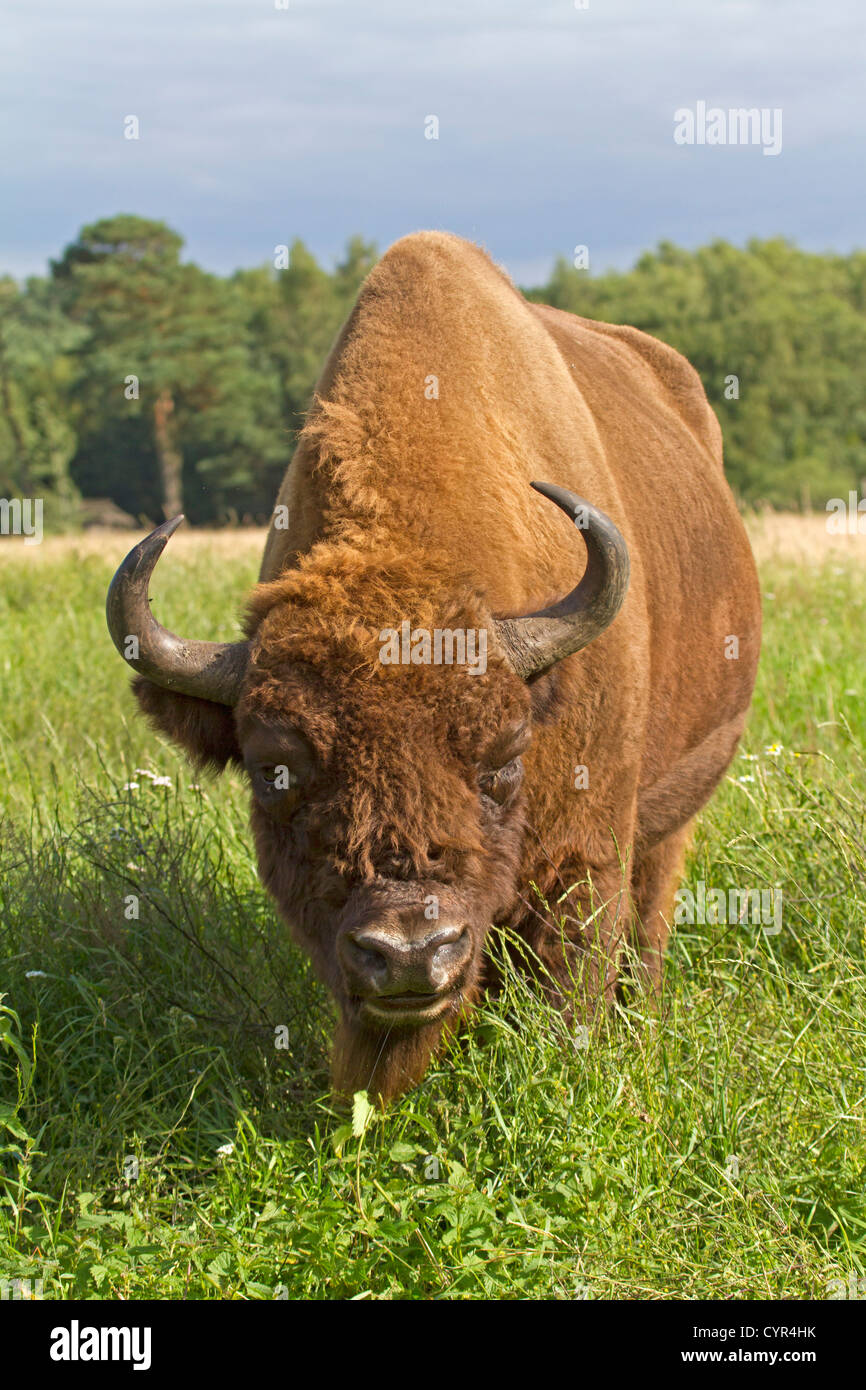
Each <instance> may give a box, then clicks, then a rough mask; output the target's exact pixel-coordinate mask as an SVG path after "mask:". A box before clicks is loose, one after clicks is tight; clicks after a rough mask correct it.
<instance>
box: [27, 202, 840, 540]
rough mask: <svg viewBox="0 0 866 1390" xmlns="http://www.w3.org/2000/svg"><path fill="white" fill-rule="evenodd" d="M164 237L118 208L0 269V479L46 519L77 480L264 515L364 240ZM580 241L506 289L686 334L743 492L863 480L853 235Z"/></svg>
mask: <svg viewBox="0 0 866 1390" xmlns="http://www.w3.org/2000/svg"><path fill="white" fill-rule="evenodd" d="M182 249H183V240H182V238H181V237H180V236H179V235H178V234H177V233H176V232H175V231H173V230H172V229H171V228H169V227H168V226H166V225H165V224H164V223H162V222H156V221H151V220H147V219H144V218H140V217H135V216H129V215H123V216H117V217H112V218H107V219H103V220H102V221H99V222H95V223H92V224H91V225H89V226H87V227H84V228H83V229H82V231H81V232H80V234H79V235H78V237H77V238H76V240H75V241H74V242H72V243H71V244H70V245H69V246H67V247H66V248H65V250H64V251H63V253H62V254H61V255H60V257H59V259H58V260H56V261H52V262H51V265H50V270H49V273H48V275H46V276H44V277H43V276H34V277H31V278H30V279H28V280H27V281H26V283H25V284H24V285H19V284H18V283H16V281H15V280H14V279H12V278H11V277H2V278H0V497H7V498H11V497H37V496H38V497H42V498H43V499H44V507H45V524H46V526H47V527H49V528H50V529H62V528H65V527H71V526H75V525H78V524H80V523H81V520H82V519H83V518H85V519H86V518H87V517H88V516H90V517H91V518H93V517H98V516H99V515H100V513H99V504H97V503H95V502H94V501H93V499H110V501H111V503H113V504H114V507H115V508H117V509H119V510H120V511H121V512H123V513H126V514H127V515H128V516H130V517H132V518H134V519H135V520H137V521H141V520H145V519H147V520H150V521H157V520H161V519H162V518H163V517H164V516H166V515H169V516H170V515H174V514H175V513H176V512H178V511H181V510H182V511H185V512H186V513H187V515H188V516H189V518H190V520H191V521H192V522H194V523H200V524H223V523H227V522H228V523H231V522H242V521H264V520H266V519H267V517H268V515H269V514H270V511H271V508H272V506H273V502H274V498H275V496H276V492H277V488H278V486H279V482H280V479H281V477H282V474H283V471H284V469H285V467H286V463H287V461H288V459H289V457H290V456H291V452H292V449H293V447H294V440H295V436H296V434H297V431H298V430H299V429H300V428H301V426H302V423H303V417H304V412H305V410H306V409H307V406H308V404H309V401H310V396H311V393H312V390H313V386H314V383H315V380H316V377H317V375H318V373H319V370H320V368H321V365H322V363H323V361H324V359H325V356H326V354H327V352H328V349H329V347H330V345H331V343H332V341H333V338H334V336H335V334H336V332H337V330H338V329H339V327H340V324H341V323H342V322H343V320H344V318H345V317H346V315H347V314H348V312H349V310H350V308H351V306H352V304H353V302H354V300H355V297H356V295H357V293H358V289H359V287H360V285H361V283H362V281H363V279H364V277H365V276H366V274H367V273H368V271H369V270H370V268H371V267H372V266H373V265H374V264H375V261H376V258H377V251H376V248H375V247H374V246H373V245H372V244H370V243H368V242H365V241H364V240H363V239H362V238H360V237H352V238H351V239H350V240H349V241H348V243H347V245H346V249H345V252H344V254H343V256H342V259H341V260H340V261H339V262H338V264H337V265H336V266H335V267H334V268H333V269H332V270H327V269H325V268H324V267H323V266H321V265H319V263H318V262H317V260H316V258H315V257H314V256H313V255H312V254H311V253H310V251H309V250H308V249H307V248H306V247H305V246H304V244H303V243H302V242H301V241H295V242H294V244H293V245H292V246H291V247H290V248H288V249H287V254H286V255H285V256H284V257H282V258H281V257H279V256H275V264H273V265H268V266H260V267H257V268H254V269H249V270H239V271H236V272H235V273H234V274H232V275H229V276H219V275H214V274H211V273H209V272H208V271H205V270H202V269H201V268H200V267H199V266H196V265H195V264H193V263H191V262H188V261H183V260H182V259H181V252H182ZM583 259H584V257H583V253H582V252H581V251H580V249H578V252H577V253H576V255H575V263H574V264H572V263H571V262H569V261H567V260H565V259H560V260H559V261H557V263H556V265H555V267H554V269H553V272H552V274H551V276H550V279H549V281H548V283H547V284H546V285H542V286H539V287H537V288H532V289H527V290H525V291H524V292H525V293H526V294H527V295H528V297H529V298H531V299H535V300H539V301H542V302H544V303H547V304H552V305H554V306H555V307H557V308H560V309H567V310H570V311H571V312H573V313H577V314H581V315H583V316H584V317H587V318H595V319H604V320H608V321H609V322H613V323H630V324H633V325H635V326H636V327H638V328H642V329H644V330H645V331H646V332H648V333H652V334H653V335H654V336H656V337H658V338H661V339H663V340H664V341H665V342H667V343H670V344H671V345H672V346H673V347H675V348H677V349H679V351H680V352H682V353H684V354H685V356H686V357H688V359H689V360H690V361H691V362H692V364H693V365H694V366H695V367H696V368H697V370H698V372H699V373H700V374H701V377H702V379H703V383H704V386H705V388H706V391H707V395H708V397H709V399H710V402H711V404H712V405H713V406H714V408H715V410H716V411H717V413H718V415H719V418H720V420H721V423H722V428H723V431H724V436H725V449H726V460H727V471H728V476H729V478H730V481H731V484H732V486H733V488H734V490H735V492H736V493H737V495H738V497H739V498H740V499H741V501H742V502H743V503H744V504H747V505H748V504H751V505H761V504H769V505H771V506H775V507H780V508H799V507H809V506H811V505H815V506H818V507H821V508H823V506H824V503H825V501H826V499H827V498H829V497H834V496H842V497H847V495H848V492H849V491H850V490H851V489H858V488H859V487H860V486H861V482H862V479H863V477H864V475H866V464H864V445H866V391H864V389H863V388H864V373H866V253H864V252H862V251H856V252H853V253H852V254H850V255H846V256H843V255H831V254H823V255H818V254H813V253H809V252H805V251H802V250H799V249H798V248H797V247H795V246H793V245H791V244H790V243H789V242H787V241H785V240H782V239H774V240H770V241H751V242H749V243H748V244H747V245H746V246H745V247H744V248H738V247H735V246H732V245H730V244H729V243H727V242H724V241H716V242H713V243H712V244H711V245H709V246H705V247H701V248H700V249H698V250H696V251H685V250H682V249H680V248H678V247H676V246H673V245H671V244H670V243H667V242H664V243H662V244H661V245H660V246H659V247H658V248H657V249H656V250H655V251H652V252H647V253H646V254H645V255H643V256H642V257H641V258H640V259H639V260H638V262H637V264H636V265H635V266H634V267H633V268H632V269H631V270H629V271H626V272H614V271H609V272H606V273H604V274H601V275H593V274H590V273H589V272H588V270H587V269H584V268H577V267H582V266H583ZM864 491H866V488H864ZM88 499H90V500H88ZM115 514H116V513H115Z"/></svg>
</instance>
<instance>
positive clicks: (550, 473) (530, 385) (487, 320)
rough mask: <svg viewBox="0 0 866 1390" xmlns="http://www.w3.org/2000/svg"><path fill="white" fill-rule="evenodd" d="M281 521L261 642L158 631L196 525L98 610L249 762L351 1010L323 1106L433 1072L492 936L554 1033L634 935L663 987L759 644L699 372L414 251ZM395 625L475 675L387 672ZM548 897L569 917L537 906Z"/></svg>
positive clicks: (346, 340) (588, 998) (136, 568)
mask: <svg viewBox="0 0 866 1390" xmlns="http://www.w3.org/2000/svg"><path fill="white" fill-rule="evenodd" d="M431 374H433V375H435V376H436V378H437V380H438V381H439V383H440V389H439V393H438V395H437V397H436V399H435V400H430V399H429V397H428V395H427V394H426V393H425V383H426V382H427V380H428V379H429V377H430V375H431ZM537 478H551V479H556V482H555V484H551V483H538V482H536V481H535V480H536V479H537ZM533 489H535V491H533ZM583 499H587V500H585V501H584V500H583ZM278 505H279V510H280V512H281V513H283V514H285V513H286V512H287V514H288V517H289V525H288V528H287V529H281V528H280V527H279V526H277V525H276V524H275V525H274V526H272V528H271V530H270V533H269V536H268V541H267V545H266V548H265V555H264V559H263V562H262V569H261V574H260V582H259V584H258V586H257V588H256V589H255V591H254V592H253V594H252V596H251V599H250V602H249V607H248V617H247V625H246V638H245V640H244V641H242V642H232V643H216V642H198V641H190V640H187V639H183V638H179V637H175V636H174V635H173V634H171V633H169V632H167V631H166V630H165V629H164V628H163V627H161V626H160V625H159V623H157V622H156V620H155V619H154V617H153V615H152V614H151V611H150V607H149V603H148V581H149V577H150V574H151V572H152V570H153V567H154V565H155V563H156V560H157V559H158V557H159V555H160V553H161V552H162V550H163V548H164V547H165V544H166V542H167V540H168V538H169V536H170V535H171V534H172V532H173V531H174V529H175V528H176V526H177V525H178V524H179V518H175V519H174V520H173V521H171V522H167V523H164V524H163V525H162V526H161V527H158V528H157V530H156V531H155V532H153V533H152V534H151V536H149V537H148V538H147V539H146V540H145V541H143V542H142V543H141V544H140V545H139V546H137V547H136V548H135V549H134V550H133V551H131V552H130V555H129V556H127V559H126V560H125V561H124V563H123V565H121V567H120V569H119V570H118V573H117V575H116V576H115V579H114V581H113V583H112V586H111V589H110V591H109V597H108V604H107V612H108V622H109V628H110V630H111V634H112V637H113V639H114V641H115V644H116V646H117V647H118V649H119V650H120V651H121V652H122V653H123V654H124V655H127V654H128V650H129V647H128V638H129V636H135V637H136V638H137V639H138V646H137V656H136V657H135V659H134V660H132V661H131V663H130V664H131V665H132V666H133V667H134V669H135V670H137V671H138V672H139V675H138V677H137V679H136V682H135V692H136V695H137V698H138V700H139V703H140V705H141V707H142V709H143V711H144V712H145V713H146V714H147V716H148V717H149V719H150V720H151V722H153V723H154V724H155V725H156V726H157V727H158V728H159V729H160V730H161V731H163V732H165V733H167V734H168V735H169V736H170V737H171V738H173V739H175V740H176V741H177V742H178V743H179V744H180V745H181V746H183V747H184V748H185V749H186V750H187V751H188V752H189V754H190V755H191V756H192V758H193V759H194V760H195V761H197V762H198V763H200V764H202V765H209V766H211V767H215V768H220V767H224V766H225V765H226V763H228V762H230V761H231V762H234V763H235V764H238V765H241V766H243V767H244V768H245V769H246V772H247V773H248V775H249V779H250V784H251V790H252V794H253V811H252V825H253V832H254V836H255V841H256V850H257V855H258V862H259V870H260V874H261V877H262V880H263V882H264V883H265V885H266V886H267V888H268V891H269V892H270V893H271V894H272V896H273V898H274V900H275V902H276V904H277V906H278V909H279V911H280V913H281V915H282V916H283V918H284V920H285V922H286V923H287V926H288V928H289V930H290V931H291V932H292V934H293V937H294V939H295V940H296V942H297V943H298V944H299V946H301V947H302V949H303V950H304V951H306V952H307V954H308V955H309V956H310V958H311V960H312V963H313V967H314V969H315V971H316V974H317V975H318V976H319V978H320V979H321V980H323V981H324V983H325V984H326V985H327V987H328V988H329V990H330V991H331V993H332V995H333V997H334V999H335V1002H336V1004H337V1008H338V1012H339V1023H338V1026H337V1030H336V1036H335V1044H334V1056H333V1083H334V1087H335V1089H336V1090H337V1091H339V1092H343V1093H347V1092H348V1093H351V1092H352V1091H355V1090H357V1089H367V1090H368V1091H370V1092H371V1093H373V1094H378V1095H379V1096H381V1097H383V1098H387V1097H389V1096H392V1095H395V1094H397V1093H399V1092H400V1091H402V1090H404V1089H406V1088H407V1087H409V1086H412V1085H415V1084H417V1083H418V1082H419V1081H420V1080H421V1078H422V1077H423V1075H424V1073H425V1070H426V1068H427V1066H428V1063H429V1060H430V1057H431V1056H432V1055H433V1053H434V1052H435V1051H436V1050H437V1048H438V1047H439V1046H440V1044H441V1042H442V1040H443V1038H445V1037H447V1036H449V1035H451V1034H452V1033H453V1032H454V1031H455V1030H456V1029H458V1028H460V1027H462V1026H463V1025H464V1023H465V1022H466V1020H467V1019H468V1018H469V1017H470V1016H471V1013H472V1011H473V1009H474V1007H475V1006H476V1004H477V1002H478V1001H479V999H480V998H481V996H482V994H483V992H484V990H485V989H486V988H487V987H489V986H490V985H491V984H492V983H494V981H493V980H492V978H491V973H490V970H491V967H490V965H489V961H488V960H487V957H486V955H485V941H486V937H487V933H488V931H489V929H490V927H491V925H492V924H501V925H503V926H507V927H508V928H509V930H510V932H511V933H512V934H513V935H514V937H516V939H517V942H518V943H523V949H520V948H518V950H517V952H516V955H517V957H518V959H521V963H522V964H525V965H527V968H530V969H533V970H535V971H536V973H539V974H540V976H541V977H542V979H543V983H542V987H545V988H547V989H548V990H549V992H550V995H551V997H552V998H553V999H554V1001H555V1003H556V1004H557V1006H558V1007H560V1008H562V1009H563V1011H564V1012H565V1013H566V1014H567V1016H569V1017H575V1018H579V1019H580V1021H582V1022H589V1021H592V1019H593V1018H594V1017H595V1016H596V1015H597V1013H598V1010H599V1007H603V1006H604V1003H605V1002H606V1001H609V1000H610V999H611V997H612V995H613V992H614V990H615V988H616V985H617V981H618V978H619V955H620V952H621V949H622V946H623V944H624V942H625V941H626V940H627V939H628V937H629V936H630V937H631V939H632V940H633V942H634V944H635V945H636V948H637V950H638V952H639V954H640V959H641V961H642V963H643V978H644V980H645V982H646V983H647V984H648V985H649V986H650V987H651V988H653V989H658V988H659V986H660V982H661V964H662V957H663V953H664V948H665V944H666V941H667V936H668V930H669V922H670V920H671V915H672V903H673V896H674V892H675V889H676V886H677V882H678V876H679V874H680V872H681V868H682V856H683V848H684V844H685V840H686V834H687V829H688V824H689V822H690V820H691V819H692V817H693V816H694V815H695V814H696V812H697V811H698V810H699V809H700V808H701V806H702V805H703V804H704V803H705V802H706V800H707V798H708V797H709V796H710V795H711V793H712V791H713V789H714V787H715V786H716V785H717V783H718V782H719V780H720V779H721V777H722V776H723V774H724V771H725V769H726V767H727V766H728V764H729V762H730V760H731V758H732V757H733V754H734V751H735V748H736V745H737V740H738V738H739V735H740V733H741V731H742V728H743V723H744V720H745V717H746V712H747V709H748V704H749V700H750V697H751V691H752V686H753V683H754V678H755V670H756V665H757V659H758V651H759V645H760V603H759V596H758V589H757V581H756V575H755V568H754V563H753V560H752V556H751V552H750V550H749V545H748V540H747V538H746V535H745V531H744V528H743V525H742V522H741V520H740V518H739V516H738V513H737V509H736V506H735V504H734V501H733V498H732V496H731V494H730V491H729V489H728V487H727V484H726V482H725V478H724V474H723V470H722V453H721V437H720V432H719V428H718V424H717V422H716V419H715V416H714V415H713V413H712V411H711V410H710V408H709V405H708V404H707V401H706V398H705V396H704V393H703V390H702V387H701V384H700V382H699V380H698V378H697V376H696V374H695V373H694V372H693V370H692V369H691V367H689V365H688V363H686V362H685V361H684V360H683V359H682V358H681V357H679V356H678V354H676V353H675V352H673V350H672V349H670V348H668V347H666V346H665V345H664V344H661V343H658V342H655V341H654V340H653V339H652V338H649V337H647V336H646V335H644V334H642V333H638V332H637V331H636V330H634V329H630V328H626V327H618V326H612V325H607V324H595V323H591V322H589V321H588V320H585V319H579V318H576V317H574V316H572V315H569V314H564V313H560V312H558V311H556V310H552V309H548V308H546V307H544V306H542V305H530V304H528V303H527V302H526V301H525V300H524V299H523V298H522V296H521V295H520V294H519V293H518V292H517V291H516V290H515V289H514V287H513V285H512V284H511V283H510V281H509V280H508V279H507V277H505V276H504V275H503V274H502V272H501V271H499V270H498V269H497V268H496V267H495V266H494V265H493V264H492V263H491V262H490V261H489V260H488V259H487V257H486V256H485V255H484V253H483V252H482V251H480V250H479V249H478V248H477V247H474V246H471V245H469V244H468V243H466V242H463V241H460V240H459V239H457V238H455V237H450V236H447V235H445V234H440V233H419V234H417V235H415V236H411V237H407V238H405V239H404V240H403V241H401V242H398V243H397V244H396V246H394V247H392V248H391V250H390V251H389V252H388V253H387V254H386V255H385V257H384V258H383V259H382V261H381V262H380V263H379V264H378V265H377V266H376V267H375V269H374V270H373V271H372V272H371V274H370V276H369V277H368V280H367V281H366V283H365V285H364V287H363V289H362V291H361V294H360V296H359V299H358V302H357V304H356V306H355V308H354V310H353V312H352V314H351V316H350V318H349V320H348V321H347V323H346V325H345V326H344V328H343V330H342V332H341V334H340V336H339V337H338V339H337V342H336V343H335V345H334V347H333V349H332V352H331V354H330V356H329V359H328V361H327V363H326V364H325V368H324V370H323V373H322V376H321V378H320V380H319V383H318V387H317V391H316V397H315V400H314V403H313V406H312V409H311V411H310V414H309V417H308V419H307V423H306V425H305V428H304V430H303V432H302V434H301V437H300V441H299V444H298V448H297V450H296V452H295V455H294V457H293V459H292V462H291V465H290V467H289V470H288V473H287V475H286V480H285V482H284V484H283V488H282V490H281V492H280V495H279V499H278ZM557 509H558V510H557ZM602 509H603V510H602ZM563 512H564V513H565V514H566V516H567V517H568V518H570V519H571V521H572V522H574V523H575V524H574V525H573V526H571V527H569V525H568V524H567V522H566V519H565V517H563V515H562V513H563ZM611 518H613V520H611ZM630 562H631V583H630V585H629V566H630ZM404 622H408V623H410V624H411V628H412V629H413V630H415V629H419V630H425V631H427V632H428V633H429V632H435V631H436V630H443V631H445V630H447V631H461V632H463V633H464V634H465V633H468V632H472V633H479V632H481V631H483V632H484V633H485V636H486V638H487V639H489V640H488V641H487V644H486V652H487V661H486V669H481V668H479V669H476V670H471V669H470V668H469V667H468V666H466V665H460V664H459V663H457V664H453V665H447V664H439V665H437V664H435V663H434V664H423V663H419V664H414V663H412V662H410V663H409V664H406V665H400V664H397V665H387V664H383V662H382V660H381V659H380V653H381V647H382V641H383V633H384V632H385V631H396V630H399V629H401V624H403V623H404ZM732 637H736V643H735V644H734V647H735V659H730V657H731V651H732V650H733V648H732V645H731V638H732ZM576 774H579V775H577V776H576ZM531 884H535V885H537V886H538V887H539V888H540V889H541V891H542V892H543V893H544V894H545V895H547V897H548V900H549V901H551V902H557V901H559V902H560V903H562V902H563V901H564V903H565V906H564V908H563V907H560V908H559V909H558V910H557V913H556V914H555V915H554V919H553V920H551V917H550V915H548V914H545V913H544V912H543V911H541V910H540V909H541V904H540V901H539V900H538V898H537V895H535V894H534V893H533V890H532V888H531V887H530V885H531ZM434 908H435V910H434ZM561 912H564V913H565V919H564V921H562V922H561V921H560V920H559V915H560V913H561ZM533 961H534V962H535V966H533V965H532V962H533ZM539 963H540V968H539ZM575 981H577V983H575Z"/></svg>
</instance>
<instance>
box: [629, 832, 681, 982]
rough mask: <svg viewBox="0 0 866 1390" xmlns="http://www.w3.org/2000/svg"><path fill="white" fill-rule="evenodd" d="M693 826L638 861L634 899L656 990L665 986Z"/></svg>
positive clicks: (647, 974)
mask: <svg viewBox="0 0 866 1390" xmlns="http://www.w3.org/2000/svg"><path fill="white" fill-rule="evenodd" d="M688 840H689V827H688V826H686V827H685V828H684V829H682V830H678V831H676V832H675V833H674V834H673V835H669V836H668V837H667V839H666V840H662V841H661V843H660V844H657V845H654V846H653V848H652V849H651V850H647V851H646V852H645V853H644V854H642V855H641V856H640V857H639V858H638V859H637V861H636V863H635V867H634V874H633V877H632V900H633V902H634V924H635V935H636V938H637V947H638V950H639V951H640V958H641V963H642V966H643V976H644V979H643V983H644V984H645V985H646V986H648V988H649V989H650V990H651V992H652V993H654V994H657V993H658V992H659V990H660V989H661V982H662V966H663V963H664V954H665V947H666V946H667V943H668V937H669V935H670V923H671V922H672V921H673V911H674V895H675V893H676V890H677V887H678V885H679V882H680V879H681V878H682V874H683V861H684V859H685V854H686V848H687V845H688Z"/></svg>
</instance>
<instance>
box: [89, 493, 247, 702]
mask: <svg viewBox="0 0 866 1390" xmlns="http://www.w3.org/2000/svg"><path fill="white" fill-rule="evenodd" d="M182 521H183V517H182V516H176V517H173V518H172V520H171V521H164V522H163V523H162V525H161V526H157V528H156V530H155V531H151V533H150V535H149V536H146V537H145V539H144V540H143V541H141V542H140V543H139V544H138V545H137V546H135V547H134V549H133V550H130V552H129V554H128V555H127V557H126V559H125V560H124V561H123V563H122V565H121V566H120V568H119V569H118V571H117V573H116V574H115V576H114V578H113V579H112V581H111V586H110V588H109V590H108V598H107V600H106V604H105V616H106V618H107V619H108V631H109V632H110V633H111V640H112V641H113V643H114V645H115V647H116V648H117V650H118V651H119V652H120V655H121V656H122V657H124V658H125V659H126V660H127V661H128V662H129V664H130V666H131V667H132V668H133V670H135V671H139V672H140V673H141V675H143V676H147V678H148V680H152V681H153V682H154V683H155V684H156V685H162V686H164V687H165V689H166V690H176V691H178V692H179V693H180V694H182V695H197V696H198V697H199V699H201V700H213V701H214V702H215V703H216V704H218V705H234V704H235V703H236V701H237V699H238V696H239V694H240V689H241V684H242V682H243V678H244V673H245V671H246V669H247V663H248V661H249V652H250V644H249V642H187V641H186V640H185V639H184V638H183V637H175V635H174V633H173V632H169V631H168V630H167V629H166V628H164V627H161V626H160V624H159V623H158V622H157V621H156V619H155V618H154V616H153V614H152V613H151V611H150V600H149V598H148V592H147V591H148V584H149V582H150V576H151V575H152V573H153V570H154V566H155V565H156V562H157V560H158V559H159V557H160V555H161V554H162V552H163V550H164V549H165V547H166V543H167V541H168V538H169V536H171V535H173V534H174V532H175V531H176V530H177V528H178V526H179V525H180V523H181V522H182Z"/></svg>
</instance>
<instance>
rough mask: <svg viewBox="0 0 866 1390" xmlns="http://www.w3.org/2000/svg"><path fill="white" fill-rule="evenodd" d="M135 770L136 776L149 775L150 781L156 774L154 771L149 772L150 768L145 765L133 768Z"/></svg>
mask: <svg viewBox="0 0 866 1390" xmlns="http://www.w3.org/2000/svg"><path fill="white" fill-rule="evenodd" d="M135 772H136V776H138V777H149V778H150V780H151V782H152V781H153V779H154V777H155V776H156V773H155V772H151V771H150V768H147V767H137V768H136V769H135Z"/></svg>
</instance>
